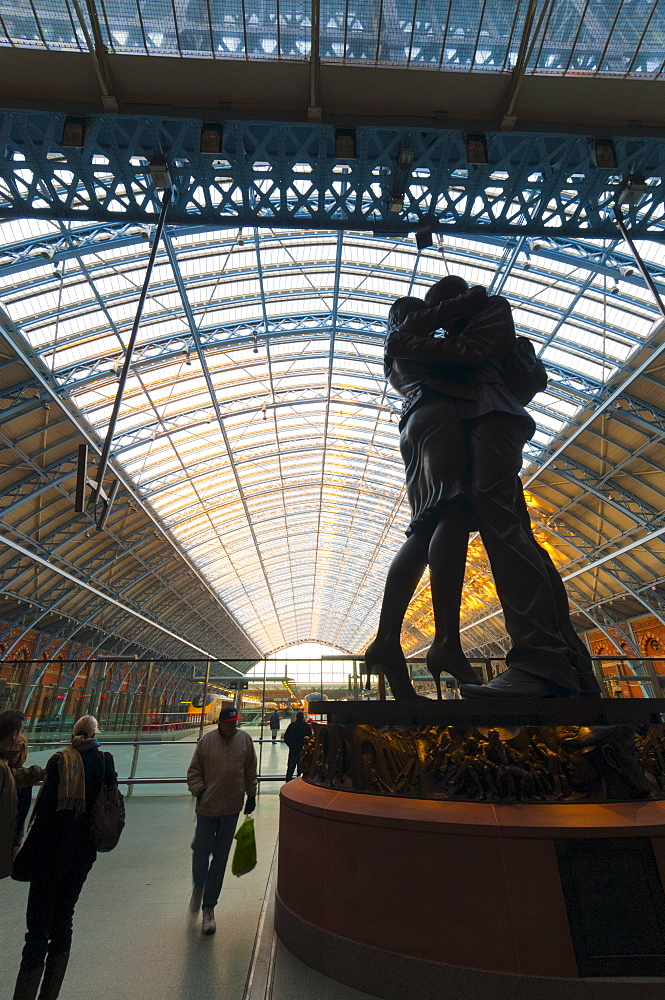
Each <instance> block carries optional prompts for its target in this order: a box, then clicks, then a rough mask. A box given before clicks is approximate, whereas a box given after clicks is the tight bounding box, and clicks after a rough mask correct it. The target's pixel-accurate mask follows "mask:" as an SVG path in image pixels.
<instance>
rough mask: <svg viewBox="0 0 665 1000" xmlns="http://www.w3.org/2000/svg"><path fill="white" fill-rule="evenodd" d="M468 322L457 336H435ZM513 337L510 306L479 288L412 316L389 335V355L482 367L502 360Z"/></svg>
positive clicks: (387, 343)
mask: <svg viewBox="0 0 665 1000" xmlns="http://www.w3.org/2000/svg"><path fill="white" fill-rule="evenodd" d="M467 319H468V323H467V326H466V328H465V329H464V330H463V331H462V332H461V333H459V334H457V335H456V336H448V337H433V336H432V333H433V332H434V331H435V330H439V329H442V328H444V329H445V328H446V327H449V326H451V325H453V324H454V323H457V322H459V321H460V320H467ZM514 338H515V327H514V325H513V320H512V315H511V310H510V305H509V303H508V302H507V301H506V299H504V298H501V297H500V296H498V295H493V296H491V297H488V296H487V292H486V291H485V289H484V288H480V287H477V288H472V289H470V290H469V291H468V292H465V293H464V295H459V296H458V297H457V298H455V299H449V300H448V301H446V302H441V303H439V305H437V306H434V307H433V308H432V309H421V310H418V311H417V312H412V313H409V315H408V316H407V318H406V319H405V320H404V322H403V323H402V324H401V325H400V326H398V327H397V328H396V329H395V330H393V331H391V333H390V334H389V335H388V339H387V342H386V354H388V355H390V357H393V358H405V359H408V360H412V361H424V362H440V363H443V364H450V363H456V364H467V365H480V364H483V362H485V361H489V360H493V359H501V358H503V357H504V356H505V354H506V353H507V351H508V350H509V349H510V347H511V345H512V343H513V342H514Z"/></svg>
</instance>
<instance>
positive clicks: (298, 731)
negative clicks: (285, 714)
mask: <svg viewBox="0 0 665 1000" xmlns="http://www.w3.org/2000/svg"><path fill="white" fill-rule="evenodd" d="M311 735H312V729H311V726H310V725H309V723H307V722H305V714H304V712H297V713H296V717H295V721H294V722H291V723H289V725H288V726H287V727H286V732H285V733H284V742H285V743H286V745H287V747H288V748H289V760H288V763H287V765H286V780H287V781H290V780H291V778H292V777H293V772H294V771H296V773H297V774H298V776H300V775H301V774H302V768H301V766H300V754H301V753H302V748H303V745H304V743H305V740H306V739H307V737H308V736H311Z"/></svg>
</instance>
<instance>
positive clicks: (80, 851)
mask: <svg viewBox="0 0 665 1000" xmlns="http://www.w3.org/2000/svg"><path fill="white" fill-rule="evenodd" d="M77 749H78V750H79V753H80V754H81V758H82V760H83V771H84V775H85V810H84V812H82V813H80V814H78V815H77V814H76V813H75V812H74V810H73V809H62V810H60V812H58V811H57V809H56V807H57V804H58V785H59V783H60V772H59V768H58V754H54V756H53V757H51V759H50V760H49V762H48V764H47V765H46V778H45V781H44V786H43V788H42V791H41V794H40V795H39V798H38V799H37V801H36V803H35V810H34V820H33V822H32V826H31V827H30V829H29V831H28V836H27V838H26V841H25V844H24V845H23V848H22V850H27V851H28V852H29V856H30V859H31V869H32V870H34V869H43V870H46V871H53V870H56V869H59V868H71V867H77V866H79V865H89V864H92V863H93V862H94V861H96V860H97V851H96V849H95V845H94V844H93V842H92V838H91V836H90V818H91V814H92V810H93V808H94V805H95V802H96V801H97V798H98V796H99V793H100V791H101V787H102V768H103V767H104V780H105V781H106V783H107V784H108V785H113V784H116V783H117V780H118V776H117V774H116V771H115V764H114V761H113V757H112V756H111V754H110V753H106V763H105V764H103V762H102V751H101V750H100V749H99V747H98V746H96V745H95V744H94V743H93V742H92V741H91V742H90V743H89V744H88V746H87V747H86V746H85V745H83V746H79V747H78V748H77Z"/></svg>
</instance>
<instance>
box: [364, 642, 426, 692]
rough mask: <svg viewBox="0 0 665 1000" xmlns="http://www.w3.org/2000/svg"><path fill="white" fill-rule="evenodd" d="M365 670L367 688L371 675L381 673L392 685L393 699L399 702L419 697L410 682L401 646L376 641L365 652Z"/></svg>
mask: <svg viewBox="0 0 665 1000" xmlns="http://www.w3.org/2000/svg"><path fill="white" fill-rule="evenodd" d="M365 669H366V671H367V683H366V688H369V686H370V677H371V675H372V674H373V673H374V674H375V673H378V672H379V671H380V672H381V673H382V674H383V675H384V676H385V678H386V680H387V681H388V683H389V684H390V690H391V691H392V693H393V698H395V699H396V700H397V699H398V698H399V699H402V698H418V697H419V695H417V694H416V692H415V690H414V688H413V685H412V684H411V681H410V680H409V670H408V667H407V665H406V660H405V658H404V653H403V652H402V649H401V647H400V646H397V647H393V646H388V645H383V644H382V643H380V642H377V640H376V639H375V640H374V642H372V643H370V644H369V646H368V647H367V649H366V650H365Z"/></svg>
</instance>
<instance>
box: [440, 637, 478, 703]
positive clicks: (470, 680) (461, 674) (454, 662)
mask: <svg viewBox="0 0 665 1000" xmlns="http://www.w3.org/2000/svg"><path fill="white" fill-rule="evenodd" d="M430 653H431V647H430V651H429V652H428V654H427V669H428V670H429V672H430V674H431V675H432V677H433V678H434V683H435V684H436V691H437V698H439V699H441V698H442V697H443V695H442V694H441V674H442V673H446V674H451V676H452V677H454V678H455V680H456V681H458V682H459V683H460V684H482V681H481V679H480V678H479V677H478V675H477V674H476V672H475V670H474V669H473V667H472V666H471V664H470V663H469V661H468V660H467V658H466V656H465V655H464V653H461V652H460V653H456V654H455V655H452V656H451V655H450V654H448V655H446V654H445V653H442V652H439V651H437V652H436V653H434V654H433V655H432V656H430Z"/></svg>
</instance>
